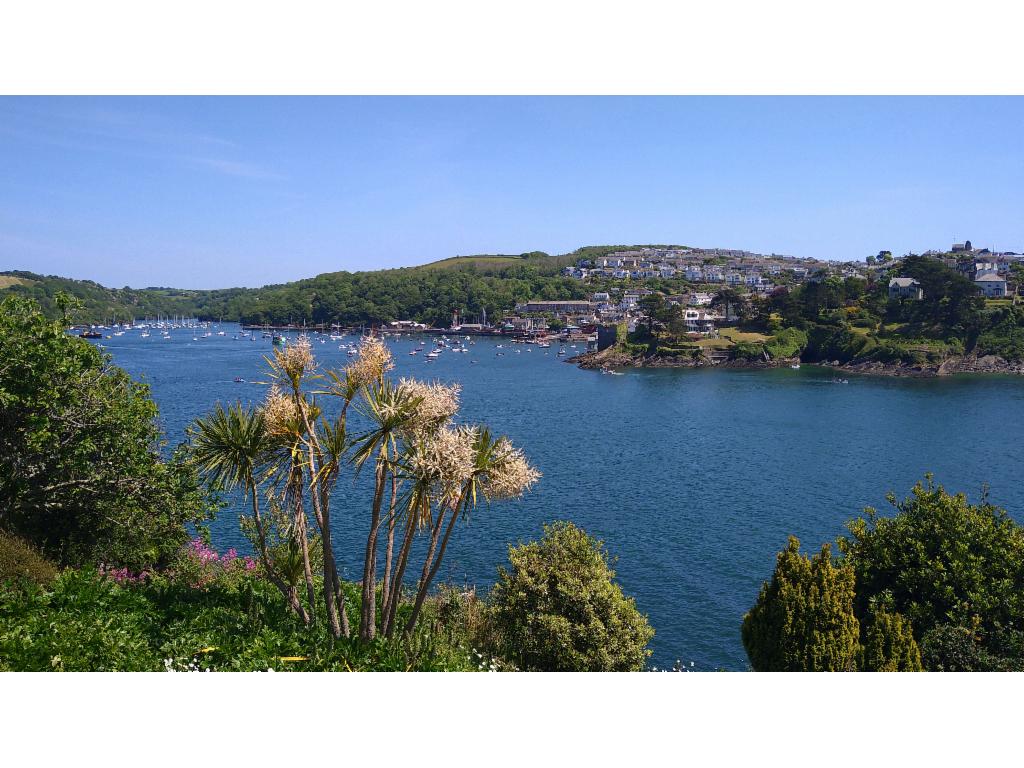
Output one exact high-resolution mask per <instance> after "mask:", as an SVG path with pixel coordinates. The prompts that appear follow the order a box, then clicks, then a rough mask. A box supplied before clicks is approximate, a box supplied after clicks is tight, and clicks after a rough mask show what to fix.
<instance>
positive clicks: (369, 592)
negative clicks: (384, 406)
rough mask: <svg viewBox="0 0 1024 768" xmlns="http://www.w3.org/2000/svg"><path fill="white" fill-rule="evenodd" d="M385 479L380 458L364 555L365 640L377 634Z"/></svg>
mask: <svg viewBox="0 0 1024 768" xmlns="http://www.w3.org/2000/svg"><path fill="white" fill-rule="evenodd" d="M384 480H385V470H384V462H383V460H381V459H378V461H377V478H376V487H375V488H374V492H373V508H372V510H371V513H370V532H369V533H368V534H367V536H366V552H365V554H364V555H363V605H362V613H361V614H360V621H359V639H360V640H362V641H363V642H369V641H370V640H373V638H374V637H375V636H376V634H377V531H378V529H379V528H380V507H381V504H382V502H383V501H384Z"/></svg>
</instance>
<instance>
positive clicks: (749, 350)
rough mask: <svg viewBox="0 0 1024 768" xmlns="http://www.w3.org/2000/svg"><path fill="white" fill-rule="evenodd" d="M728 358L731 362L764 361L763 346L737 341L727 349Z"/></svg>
mask: <svg viewBox="0 0 1024 768" xmlns="http://www.w3.org/2000/svg"><path fill="white" fill-rule="evenodd" d="M729 357H730V358H731V359H733V360H764V346H762V345H761V344H755V343H753V342H750V341H737V342H736V343H735V344H733V345H732V346H731V347H729Z"/></svg>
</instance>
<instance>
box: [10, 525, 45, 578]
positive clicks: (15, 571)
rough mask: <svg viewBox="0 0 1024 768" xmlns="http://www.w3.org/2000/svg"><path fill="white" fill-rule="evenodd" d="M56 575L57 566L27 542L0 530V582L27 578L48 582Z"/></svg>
mask: <svg viewBox="0 0 1024 768" xmlns="http://www.w3.org/2000/svg"><path fill="white" fill-rule="evenodd" d="M56 576H57V566H55V565H54V564H53V563H51V562H50V561H49V560H47V559H46V558H45V557H43V555H42V554H40V553H39V551H38V550H37V549H36V548H35V547H33V546H32V545H31V544H29V543H28V542H26V541H24V540H22V539H19V538H18V537H17V536H13V535H11V534H9V533H5V532H4V531H0V583H3V582H7V581H18V580H21V579H27V580H28V581H30V582H33V583H35V584H43V585H45V584H49V583H50V582H52V581H53V580H54V578H56Z"/></svg>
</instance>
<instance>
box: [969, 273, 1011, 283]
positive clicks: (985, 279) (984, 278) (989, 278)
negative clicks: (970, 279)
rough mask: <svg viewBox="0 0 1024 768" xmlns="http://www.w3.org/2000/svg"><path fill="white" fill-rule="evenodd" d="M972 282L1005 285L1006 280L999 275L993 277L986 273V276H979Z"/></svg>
mask: <svg viewBox="0 0 1024 768" xmlns="http://www.w3.org/2000/svg"><path fill="white" fill-rule="evenodd" d="M974 282H976V283H995V282H1000V283H1005V282H1006V278H1005V277H1000V276H999V275H993V274H992V273H991V272H990V273H988V274H986V275H979V276H978V277H976V278H974Z"/></svg>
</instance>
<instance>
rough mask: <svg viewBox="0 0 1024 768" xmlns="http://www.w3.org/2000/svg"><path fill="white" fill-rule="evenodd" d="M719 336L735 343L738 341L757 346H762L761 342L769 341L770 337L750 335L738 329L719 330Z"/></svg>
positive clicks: (758, 334)
mask: <svg viewBox="0 0 1024 768" xmlns="http://www.w3.org/2000/svg"><path fill="white" fill-rule="evenodd" d="M718 334H719V335H720V336H721V337H722V338H723V339H728V340H729V341H731V342H733V343H736V342H738V341H750V342H753V343H755V344H760V343H761V342H764V341H767V340H768V337H767V336H765V335H764V334H763V333H748V332H746V331H740V330H738V329H736V328H721V329H719V331H718Z"/></svg>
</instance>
